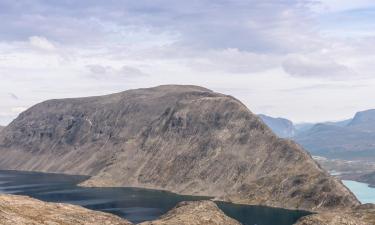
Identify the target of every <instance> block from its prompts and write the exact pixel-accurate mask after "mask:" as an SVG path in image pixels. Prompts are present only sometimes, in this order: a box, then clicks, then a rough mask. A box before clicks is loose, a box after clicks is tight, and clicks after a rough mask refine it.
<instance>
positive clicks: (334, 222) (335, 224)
mask: <svg viewBox="0 0 375 225" xmlns="http://www.w3.org/2000/svg"><path fill="white" fill-rule="evenodd" d="M374 224H375V205H373V204H366V205H361V206H359V207H357V208H355V209H353V210H350V211H346V212H345V211H343V212H324V213H319V214H314V215H310V216H306V217H303V218H301V219H300V220H299V221H298V222H297V223H296V224H295V225H374Z"/></svg>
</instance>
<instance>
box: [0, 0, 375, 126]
mask: <svg viewBox="0 0 375 225" xmlns="http://www.w3.org/2000/svg"><path fill="white" fill-rule="evenodd" d="M374 71H375V1H374V0H356V1H353V0H190V1H179V0H137V1H134V0H117V1H116V0H106V1H102V0H79V1H77V0H48V1H47V0H0V124H2V125H6V124H8V123H9V122H10V121H11V120H12V119H14V118H15V117H16V116H17V115H18V114H19V113H20V112H21V111H23V110H25V109H26V108H28V107H30V106H32V105H33V104H36V103H38V102H41V101H43V100H46V99H51V98H65V97H78V96H90V95H101V94H107V93H113V92H119V91H123V90H126V89H132V88H139V87H150V86H156V85H160V84H195V85H201V86H205V87H208V88H210V89H212V90H215V91H218V92H223V93H226V94H230V95H233V96H235V97H237V98H238V99H240V100H241V101H243V102H244V103H245V104H246V105H247V106H248V107H249V108H250V109H251V110H252V111H253V112H255V113H265V114H268V115H271V116H281V117H286V118H289V119H292V120H293V121H295V122H302V121H314V122H316V121H326V120H340V119H345V118H349V117H351V116H352V115H353V114H354V113H355V112H356V111H360V110H364V109H369V108H375V74H374Z"/></svg>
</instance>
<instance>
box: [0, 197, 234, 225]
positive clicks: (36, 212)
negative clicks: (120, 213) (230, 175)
mask: <svg viewBox="0 0 375 225" xmlns="http://www.w3.org/2000/svg"><path fill="white" fill-rule="evenodd" d="M0 224H1V225H131V223H130V222H128V221H126V220H124V219H122V218H119V217H117V216H114V215H111V214H108V213H103V212H98V211H92V210H88V209H85V208H82V207H80V206H74V205H69V204H59V203H46V202H42V201H39V200H36V199H32V198H29V197H25V196H15V195H0ZM142 225H241V224H240V223H239V222H237V221H235V220H233V219H231V218H229V217H227V216H226V215H225V214H224V213H223V212H222V211H221V210H220V209H219V208H218V207H217V206H216V204H215V203H214V202H211V201H200V202H182V203H180V204H179V205H178V206H176V208H174V209H173V210H171V211H170V212H168V213H167V214H166V215H164V216H162V218H161V219H160V220H156V221H150V222H145V223H142Z"/></svg>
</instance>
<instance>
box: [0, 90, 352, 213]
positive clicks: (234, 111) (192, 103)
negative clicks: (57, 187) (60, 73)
mask: <svg viewBox="0 0 375 225" xmlns="http://www.w3.org/2000/svg"><path fill="white" fill-rule="evenodd" d="M0 154H1V155H2V157H1V159H0V169H16V170H33V171H47V172H59V173H70V174H84V175H91V176H92V178H91V179H89V180H88V181H86V182H85V183H84V184H83V185H86V186H133V187H146V188H154V189H164V190H169V191H173V192H176V193H181V194H191V195H207V196H215V197H217V198H218V199H222V200H226V201H232V202H237V203H245V204H262V205H268V206H277V207H285V208H300V209H308V210H321V209H333V208H334V209H337V208H350V207H354V206H357V205H358V204H359V202H358V200H357V199H356V198H355V197H354V195H353V194H352V193H351V192H350V191H349V190H348V189H347V188H346V187H345V186H344V185H342V183H341V182H340V181H339V180H337V179H335V178H333V177H331V176H330V175H329V174H328V173H327V172H325V171H324V170H323V169H322V168H320V167H319V166H318V165H317V164H316V163H315V162H314V161H313V160H312V158H311V157H310V155H309V154H308V153H306V152H305V151H304V150H303V149H302V148H301V147H300V146H299V145H297V144H295V143H294V142H292V141H288V140H284V139H280V138H278V137H276V136H275V135H274V134H273V133H272V131H271V130H270V129H269V128H268V127H267V126H265V125H264V123H263V122H262V121H261V120H260V119H259V118H258V117H257V116H256V115H254V114H253V113H251V112H250V111H249V110H248V109H247V108H246V107H245V106H244V105H243V104H242V103H241V102H239V101H238V100H236V99H235V98H233V97H231V96H227V95H223V94H219V93H215V92H212V91H210V90H208V89H205V88H201V87H196V86H178V85H166V86H159V87H155V88H148V89H137V90H130V91H125V92H122V93H118V94H112V95H107V96H101V97H89V98H77V99H62V100H50V101H46V102H43V103H40V104H38V105H36V106H34V107H32V108H30V109H29V110H27V111H25V112H23V113H22V114H21V115H20V116H19V117H18V118H17V119H16V120H14V121H13V122H12V123H11V124H10V125H9V126H8V127H7V128H6V129H5V130H4V131H3V132H2V133H1V134H0Z"/></svg>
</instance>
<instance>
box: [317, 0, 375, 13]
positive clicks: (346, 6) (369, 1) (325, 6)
mask: <svg viewBox="0 0 375 225" xmlns="http://www.w3.org/2000/svg"><path fill="white" fill-rule="evenodd" d="M319 2H320V4H314V7H315V10H318V11H323V12H324V11H325V12H327V11H328V12H339V11H348V10H356V9H362V8H371V7H375V2H374V1H373V0H355V1H353V0H319Z"/></svg>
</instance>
